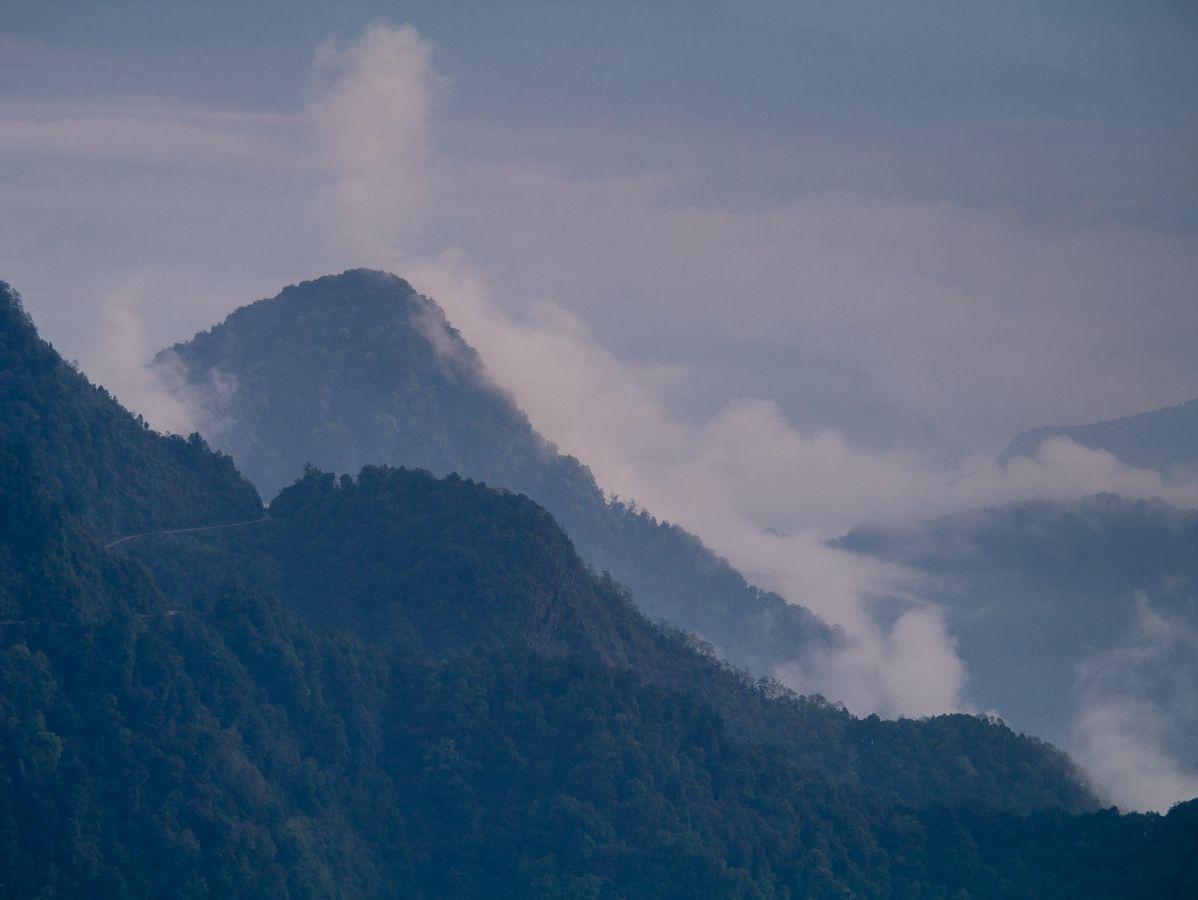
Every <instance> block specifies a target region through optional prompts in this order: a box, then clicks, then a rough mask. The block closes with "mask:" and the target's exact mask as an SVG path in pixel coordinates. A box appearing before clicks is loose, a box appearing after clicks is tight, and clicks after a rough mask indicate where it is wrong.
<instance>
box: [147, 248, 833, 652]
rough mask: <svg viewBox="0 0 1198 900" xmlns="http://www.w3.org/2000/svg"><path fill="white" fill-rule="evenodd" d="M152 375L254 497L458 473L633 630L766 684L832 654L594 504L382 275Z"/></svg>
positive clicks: (788, 619) (667, 528)
mask: <svg viewBox="0 0 1198 900" xmlns="http://www.w3.org/2000/svg"><path fill="white" fill-rule="evenodd" d="M156 363H157V365H158V366H159V367H160V368H161V369H162V370H163V371H165V372H168V373H169V374H170V376H171V377H170V378H169V379H167V382H166V383H167V384H168V385H171V386H173V387H174V388H175V389H176V390H178V391H180V392H181V394H182V396H183V398H184V399H186V400H187V401H188V402H189V403H191V404H192V405H193V406H198V407H199V408H200V409H202V410H203V412H204V416H205V418H206V419H207V420H208V421H210V422H211V423H212V429H211V430H210V434H209V437H210V439H211V440H212V441H213V443H214V445H215V446H217V447H219V448H221V449H222V450H224V451H226V452H228V453H230V454H232V456H233V458H234V459H236V460H237V463H238V465H239V466H240V467H241V469H242V471H244V472H245V473H246V474H247V476H248V477H249V478H250V479H251V480H252V481H253V482H254V483H255V484H256V485H257V486H258V488H259V490H261V491H262V492H263V494H264V495H265V496H271V495H273V494H274V493H275V492H276V491H277V490H279V489H280V488H282V487H284V486H285V485H287V484H290V483H291V482H293V481H294V480H295V479H296V478H298V477H299V476H300V475H301V474H302V472H303V471H304V467H305V465H307V464H311V465H313V466H315V467H317V468H319V469H322V470H324V471H328V472H334V473H350V474H353V473H356V472H358V471H359V470H360V469H361V468H362V467H363V466H367V465H383V464H385V465H390V466H406V467H409V468H423V469H427V470H429V471H431V472H433V473H434V474H437V475H447V474H450V473H458V474H460V475H462V476H463V477H467V478H473V479H476V480H479V481H483V482H486V483H487V484H491V485H495V486H498V487H503V488H508V489H510V490H513V491H516V492H517V493H524V494H527V495H528V496H530V497H532V498H533V499H534V500H536V501H537V502H538V503H540V504H541V505H543V506H544V507H545V508H546V509H548V510H549V511H550V512H551V513H552V514H553V515H554V517H555V518H556V519H557V520H558V522H560V523H561V525H562V527H563V528H564V529H565V530H566V533H567V534H569V535H570V538H571V539H572V540H573V542H574V544H575V546H576V547H577V548H578V551H579V553H580V554H581V555H582V557H583V558H584V559H586V560H587V561H588V562H589V563H590V564H591V565H593V566H594V567H595V568H597V569H599V570H601V571H608V572H610V573H611V574H612V576H613V577H614V578H615V579H616V580H617V581H619V582H620V583H622V584H625V585H627V586H628V587H629V588H630V589H631V590H632V593H633V596H635V597H636V600H637V603H638V604H639V605H640V607H641V608H642V609H643V610H644V611H645V612H646V614H648V615H649V616H651V617H653V618H660V619H664V620H666V621H668V622H671V623H673V624H675V625H677V626H679V627H681V628H683V629H685V630H687V631H690V632H692V633H694V634H697V635H699V636H700V637H701V638H703V639H704V640H706V641H708V642H710V643H711V644H713V645H714V646H715V647H716V649H717V652H718V653H719V654H720V655H721V656H723V657H724V658H726V659H728V660H729V661H730V662H732V663H734V664H735V665H737V666H740V667H743V668H746V669H749V670H750V671H753V672H756V673H761V674H768V673H770V672H772V671H773V670H774V668H775V667H776V666H778V665H781V664H783V663H785V662H788V661H793V660H794V659H795V658H796V654H800V653H801V652H802V648H803V646H804V645H806V644H810V643H811V642H815V643H818V644H825V645H826V644H827V643H828V642H831V641H835V640H837V636H836V634H835V632H833V631H831V630H830V629H829V628H828V627H827V626H826V625H824V624H823V623H822V622H821V621H820V620H819V619H818V618H816V617H815V616H814V615H812V614H811V613H810V612H808V611H807V610H806V609H804V608H802V607H799V606H795V605H791V604H788V603H787V602H786V601H785V600H783V599H782V598H781V597H779V596H777V595H776V594H772V593H767V592H764V591H761V590H758V589H757V588H754V587H752V586H750V585H748V584H746V583H745V580H744V579H743V578H742V577H741V576H740V574H739V573H738V572H736V570H735V569H733V568H732V567H731V566H729V565H728V564H727V563H726V562H725V561H723V560H722V559H720V558H718V557H716V556H715V554H713V553H712V552H711V551H710V550H708V549H707V548H706V547H704V546H703V544H702V543H701V542H700V541H699V540H698V538H696V537H694V536H693V535H691V534H688V533H687V532H685V531H684V530H682V529H681V528H678V527H677V526H674V525H670V524H667V523H664V522H659V521H657V520H656V519H654V518H653V517H652V516H651V515H650V514H649V513H646V512H644V511H638V510H635V509H633V508H630V507H629V506H626V505H624V504H621V503H612V502H608V501H607V499H606V498H605V497H604V495H603V492H602V491H601V490H600V488H599V487H598V486H597V485H596V484H595V480H594V478H593V477H592V476H591V473H590V472H589V471H588V470H587V468H586V467H585V466H583V465H582V464H580V463H579V462H578V461H577V460H576V459H573V458H572V457H568V456H563V455H560V454H558V453H557V451H556V450H555V449H554V448H553V447H552V446H551V445H550V444H549V443H548V442H546V441H545V440H544V439H543V438H542V437H541V436H540V435H539V434H537V433H536V431H535V430H534V429H533V428H532V426H531V425H530V424H529V422H528V419H527V417H526V416H525V415H524V414H523V413H522V412H521V411H520V410H519V409H518V408H517V407H516V406H515V405H514V404H513V403H512V401H511V400H510V398H508V397H507V396H506V395H504V394H503V393H502V392H501V391H499V390H498V389H496V388H495V387H494V385H493V384H491V383H490V382H489V381H488V380H487V378H486V376H485V374H484V371H483V366H482V362H481V360H480V359H479V357H478V354H477V353H476V352H475V351H474V350H473V348H471V347H470V346H469V345H468V344H466V343H465V341H463V340H462V337H461V335H460V334H459V333H458V332H457V331H456V330H455V329H454V328H453V327H452V326H451V325H450V324H449V323H448V322H447V321H446V319H445V315H444V313H443V312H442V311H441V309H440V308H439V307H438V306H437V305H436V304H435V303H434V302H433V301H432V300H430V299H428V298H427V297H424V296H422V295H420V294H417V293H416V292H415V291H414V290H413V289H412V287H411V286H410V285H409V284H408V283H407V282H406V281H403V280H402V279H400V278H397V277H396V276H394V275H388V274H385V273H382V272H371V271H366V270H353V271H349V272H345V273H344V274H341V275H338V276H327V277H324V278H319V279H316V280H315V281H307V282H303V283H302V284H299V285H295V286H292V287H288V288H286V289H285V290H283V291H282V292H281V293H280V294H279V295H278V296H277V297H275V298H273V299H269V300H261V301H258V302H257V303H252V304H250V305H249V306H246V307H243V308H241V309H238V310H237V311H235V312H234V313H232V314H231V315H230V316H229V317H228V318H227V319H226V320H225V321H224V322H222V323H221V324H219V325H217V326H215V327H214V328H212V329H210V330H208V331H206V332H202V333H201V334H198V335H196V336H195V337H194V338H193V339H192V340H190V341H188V342H187V343H185V344H179V345H176V346H174V347H173V348H171V349H170V350H168V351H164V352H163V353H160V354H159V355H158V357H157V358H156ZM180 375H181V376H182V381H181V383H180V380H179V376H180Z"/></svg>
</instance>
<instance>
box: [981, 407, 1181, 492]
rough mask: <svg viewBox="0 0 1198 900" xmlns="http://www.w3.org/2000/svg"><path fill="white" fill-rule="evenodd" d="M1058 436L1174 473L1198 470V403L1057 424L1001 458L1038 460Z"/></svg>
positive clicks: (1020, 440) (1027, 436)
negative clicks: (1048, 442) (1085, 422)
mask: <svg viewBox="0 0 1198 900" xmlns="http://www.w3.org/2000/svg"><path fill="white" fill-rule="evenodd" d="M1052 437H1065V438H1068V439H1069V440H1071V441H1073V442H1074V443H1075V444H1081V445H1082V446H1083V447H1090V448H1092V449H1094V450H1106V451H1107V452H1108V453H1113V454H1114V455H1115V456H1117V457H1119V459H1121V460H1123V461H1124V462H1125V463H1129V464H1130V465H1133V466H1138V467H1140V468H1147V469H1156V470H1157V471H1158V472H1163V473H1165V474H1173V473H1174V472H1175V471H1177V470H1183V471H1189V472H1194V471H1198V400H1189V401H1187V402H1185V403H1179V404H1177V405H1176V406H1166V407H1165V408H1164V409H1155V410H1152V411H1150V412H1143V413H1137V414H1136V415H1132V416H1124V417H1122V418H1119V419H1111V420H1109V421H1106V422H1094V423H1092V424H1090V425H1056V426H1047V427H1044V428H1035V429H1032V430H1031V431H1025V432H1024V433H1023V434H1020V435H1017V436H1016V437H1015V439H1014V440H1013V441H1011V443H1010V444H1008V445H1007V448H1006V449H1005V450H1004V451H1003V452H1002V456H1001V457H1000V459H1002V460H1004V461H1005V460H1008V459H1010V458H1012V457H1015V456H1034V455H1035V453H1036V450H1037V448H1039V446H1040V444H1041V443H1043V442H1044V441H1046V440H1048V439H1049V438H1052Z"/></svg>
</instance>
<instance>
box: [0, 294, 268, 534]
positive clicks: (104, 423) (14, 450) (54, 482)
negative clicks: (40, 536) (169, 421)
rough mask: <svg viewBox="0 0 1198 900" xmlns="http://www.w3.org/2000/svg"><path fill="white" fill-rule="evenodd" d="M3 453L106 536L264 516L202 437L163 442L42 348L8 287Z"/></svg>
mask: <svg viewBox="0 0 1198 900" xmlns="http://www.w3.org/2000/svg"><path fill="white" fill-rule="evenodd" d="M0 452H2V453H4V454H5V455H6V457H7V460H6V464H7V465H9V466H18V467H20V468H21V469H22V470H24V471H26V472H28V473H29V474H30V475H31V476H32V477H34V478H35V479H36V481H37V483H38V484H39V486H40V487H41V488H42V489H43V490H45V491H47V492H49V494H50V495H51V496H53V497H54V498H55V499H56V500H58V501H59V502H61V503H62V504H64V505H65V506H66V508H67V509H68V510H70V512H71V513H72V514H73V515H75V516H76V517H77V518H78V519H80V520H81V521H83V522H85V523H86V524H87V525H89V526H90V527H92V528H94V529H96V531H97V533H98V534H101V535H103V536H108V537H115V536H117V535H121V534H128V533H131V532H136V531H145V530H148V529H151V528H166V527H178V526H187V525H202V524H208V523H213V522H228V521H235V520H237V519H238V518H241V519H248V518H252V517H253V516H255V515H260V514H261V509H262V504H261V502H260V501H259V499H258V496H257V494H256V492H255V491H254V488H253V487H252V486H251V485H250V484H249V483H248V482H246V481H245V480H244V479H243V478H242V477H241V476H240V475H239V474H238V473H237V472H236V470H235V469H234V468H233V463H232V461H231V460H230V459H228V458H227V457H225V456H222V455H220V454H213V453H210V452H209V451H208V449H207V447H206V446H205V445H204V443H203V441H202V440H201V439H200V438H199V436H198V435H193V436H192V437H191V438H189V439H184V438H181V437H170V438H163V437H161V436H159V435H157V434H154V433H153V432H151V431H150V430H149V428H148V426H147V425H146V424H145V423H144V422H143V421H141V420H140V419H134V418H133V417H132V416H130V415H128V414H127V412H126V411H125V410H124V409H122V408H121V407H120V405H119V404H117V402H116V401H115V400H114V399H113V398H112V397H111V396H110V395H109V394H108V393H107V392H106V391H105V390H104V389H103V388H99V387H94V386H92V385H91V384H89V383H88V381H87V379H86V378H85V377H84V376H83V375H82V374H80V373H79V372H77V371H75V369H73V368H72V367H71V366H69V365H67V363H66V362H64V361H63V359H62V357H60V356H59V355H58V353H56V352H55V351H54V349H53V348H52V347H51V346H50V345H49V344H47V343H46V342H45V341H43V340H41V339H40V338H39V337H38V335H37V332H36V330H35V329H34V327H33V323H32V322H31V321H30V320H29V317H28V316H27V315H26V314H25V312H24V310H23V309H22V308H21V302H20V298H19V297H18V296H17V294H16V292H14V291H13V290H12V289H11V288H9V286H8V285H7V284H4V283H3V282H0Z"/></svg>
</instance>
